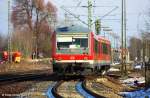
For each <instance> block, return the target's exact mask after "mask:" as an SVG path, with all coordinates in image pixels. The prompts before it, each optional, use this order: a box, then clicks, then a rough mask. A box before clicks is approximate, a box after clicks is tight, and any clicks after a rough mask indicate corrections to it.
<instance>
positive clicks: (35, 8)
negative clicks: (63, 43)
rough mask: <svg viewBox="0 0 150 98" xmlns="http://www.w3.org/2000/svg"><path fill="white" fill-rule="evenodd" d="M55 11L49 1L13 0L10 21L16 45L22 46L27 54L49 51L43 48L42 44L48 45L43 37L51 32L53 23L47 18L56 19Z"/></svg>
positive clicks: (47, 36)
mask: <svg viewBox="0 0 150 98" xmlns="http://www.w3.org/2000/svg"><path fill="white" fill-rule="evenodd" d="M56 11H57V10H56V7H55V6H54V5H53V4H52V3H51V2H48V3H47V4H46V3H45V1H44V0H15V2H14V6H13V13H12V17H11V21H12V23H13V27H14V30H15V32H17V33H15V34H14V35H13V38H14V43H16V46H18V45H20V47H19V48H23V47H24V48H25V49H22V50H26V52H27V54H29V53H31V52H32V51H36V54H37V51H42V52H43V51H50V50H49V48H48V49H47V48H43V47H47V46H43V44H44V45H49V47H50V40H49V41H46V42H47V43H46V44H45V43H43V42H45V40H43V39H46V40H47V39H49V38H50V36H51V32H53V28H52V25H53V23H52V22H51V24H49V23H48V19H49V18H50V19H51V20H52V21H56ZM16 40H18V42H16ZM14 46H15V45H14ZM15 48H16V47H15ZM31 50H32V51H31ZM28 52H29V53H28Z"/></svg>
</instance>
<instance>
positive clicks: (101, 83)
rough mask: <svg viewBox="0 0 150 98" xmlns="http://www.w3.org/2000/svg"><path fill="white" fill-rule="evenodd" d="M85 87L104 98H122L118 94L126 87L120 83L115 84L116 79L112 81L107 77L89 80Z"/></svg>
mask: <svg viewBox="0 0 150 98" xmlns="http://www.w3.org/2000/svg"><path fill="white" fill-rule="evenodd" d="M87 88H88V89H90V90H92V91H93V92H95V93H97V94H99V95H101V96H104V97H106V98H122V97H121V96H119V95H118V94H119V92H120V91H124V90H125V89H128V88H126V87H125V86H123V85H121V84H120V83H118V84H117V81H116V83H114V82H112V81H110V80H108V79H107V78H98V79H96V80H93V81H89V82H87Z"/></svg>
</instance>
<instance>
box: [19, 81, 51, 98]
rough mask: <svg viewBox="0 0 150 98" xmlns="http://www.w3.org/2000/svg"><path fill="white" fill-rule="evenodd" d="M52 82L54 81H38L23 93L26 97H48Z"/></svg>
mask: <svg viewBox="0 0 150 98" xmlns="http://www.w3.org/2000/svg"><path fill="white" fill-rule="evenodd" d="M52 83H53V82H52V81H43V82H38V83H36V84H34V85H32V88H30V89H29V90H26V91H25V92H23V93H21V95H23V96H25V97H26V98H47V96H46V92H47V90H48V87H49V86H50V85H51V84H52Z"/></svg>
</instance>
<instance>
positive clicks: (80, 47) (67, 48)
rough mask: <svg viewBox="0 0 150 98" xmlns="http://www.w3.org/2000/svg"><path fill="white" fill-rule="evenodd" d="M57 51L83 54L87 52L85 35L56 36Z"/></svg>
mask: <svg viewBox="0 0 150 98" xmlns="http://www.w3.org/2000/svg"><path fill="white" fill-rule="evenodd" d="M57 53H60V54H61V53H65V54H83V53H88V38H87V37H74V36H71V37H57Z"/></svg>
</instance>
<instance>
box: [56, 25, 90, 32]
mask: <svg viewBox="0 0 150 98" xmlns="http://www.w3.org/2000/svg"><path fill="white" fill-rule="evenodd" d="M56 32H57V33H90V32H91V30H89V29H88V28H86V27H83V26H80V25H71V26H64V27H58V28H57V29H56Z"/></svg>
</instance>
